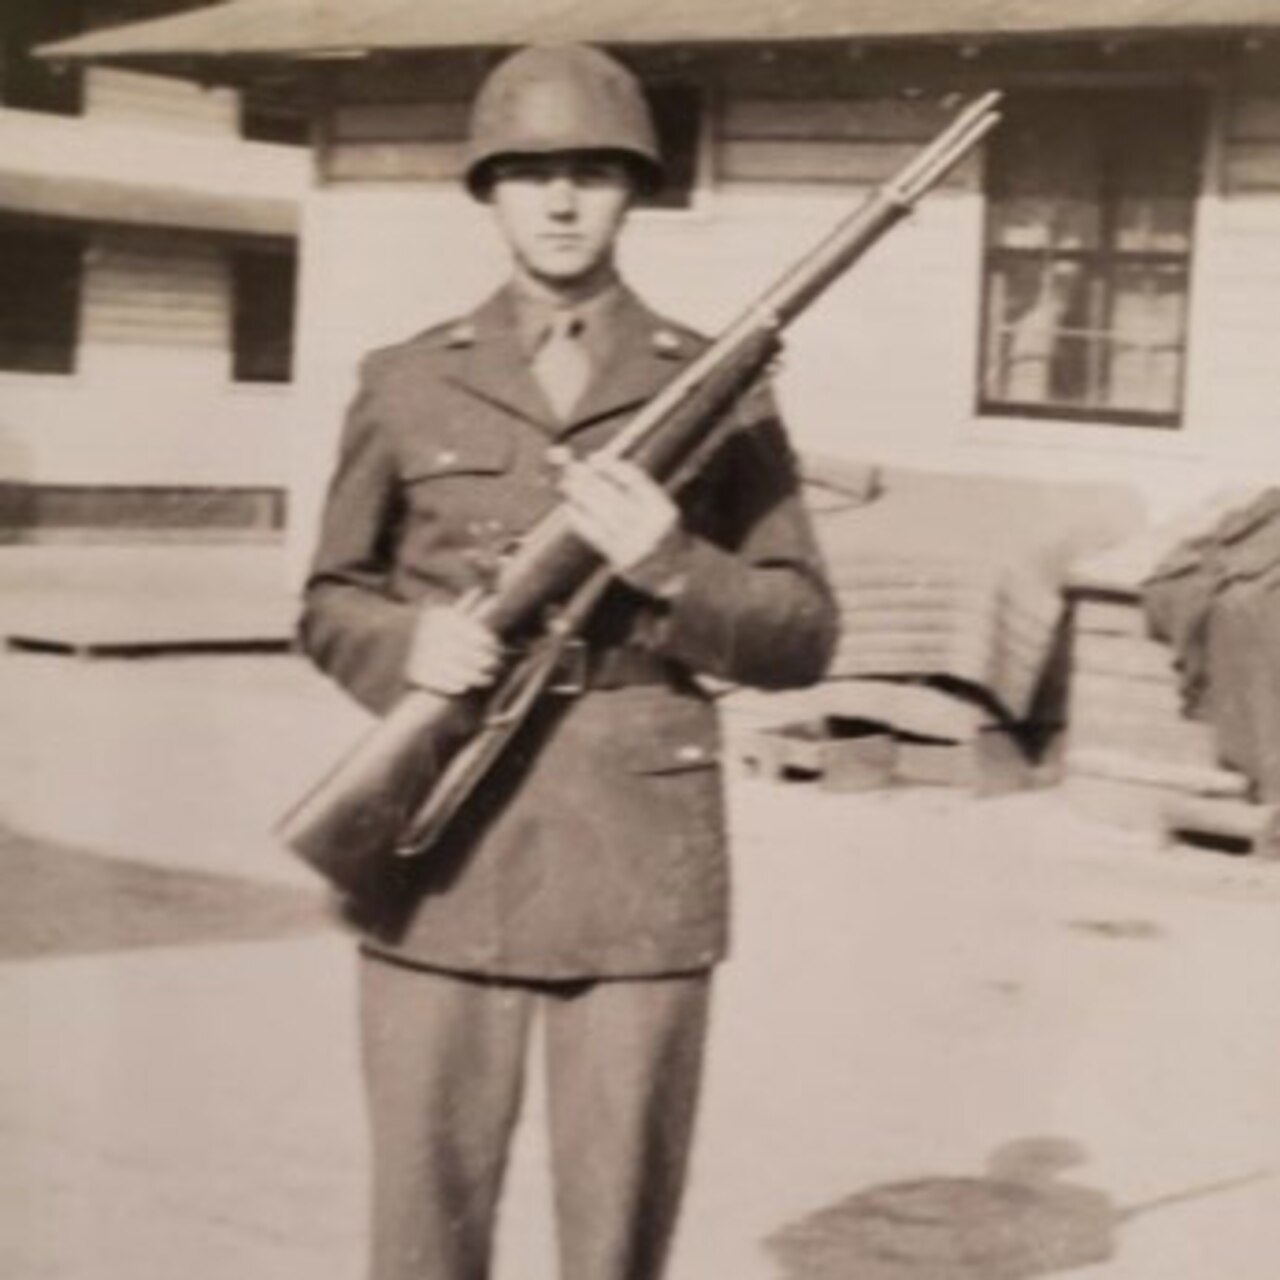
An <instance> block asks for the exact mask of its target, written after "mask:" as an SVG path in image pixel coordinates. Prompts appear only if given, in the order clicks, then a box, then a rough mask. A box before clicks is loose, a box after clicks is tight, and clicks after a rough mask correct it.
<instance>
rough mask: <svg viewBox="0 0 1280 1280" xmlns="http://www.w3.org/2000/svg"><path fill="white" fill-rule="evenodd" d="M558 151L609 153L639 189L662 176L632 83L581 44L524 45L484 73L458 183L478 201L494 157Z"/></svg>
mask: <svg viewBox="0 0 1280 1280" xmlns="http://www.w3.org/2000/svg"><path fill="white" fill-rule="evenodd" d="M559 151H606V152H616V153H618V154H619V155H621V156H622V157H624V158H625V159H626V160H627V161H629V162H630V164H631V166H632V168H633V170H634V171H635V173H636V175H637V178H638V180H639V182H640V185H641V187H642V188H643V189H645V190H648V191H652V190H654V189H655V188H656V187H658V186H659V185H660V183H661V181H662V159H661V156H660V154H659V152H658V142H657V137H656V135H655V133H654V128H653V118H652V117H651V115H650V114H649V105H648V103H647V102H646V101H645V97H644V92H643V91H642V90H641V88H640V85H639V82H638V81H637V80H636V78H635V76H633V75H632V74H631V72H630V71H628V70H627V69H626V68H625V67H624V66H622V65H621V63H619V62H616V61H615V60H614V59H613V58H611V57H610V56H609V55H608V54H606V53H603V52H601V51H600V50H599V49H595V48H592V47H591V46H589V45H580V44H562V45H551V44H547V45H530V46H529V47H528V48H525V49H521V50H520V51H519V52H518V53H515V54H512V55H511V57H509V58H507V59H506V61H505V62H502V63H500V64H499V65H498V67H496V68H495V69H494V71H493V72H491V73H490V75H489V77H488V79H487V80H485V82H484V84H482V85H481V86H480V91H479V93H478V94H477V95H476V100H475V105H474V106H473V107H472V111H471V132H470V140H469V143H468V146H467V158H466V183H467V187H468V189H469V190H470V191H471V194H472V195H474V196H475V197H476V198H477V199H484V198H485V196H486V195H487V193H488V185H489V182H488V170H489V168H490V166H491V165H492V163H493V162H494V161H495V160H497V159H498V158H499V157H500V156H510V155H549V154H552V153H554V152H559Z"/></svg>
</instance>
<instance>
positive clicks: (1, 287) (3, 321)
mask: <svg viewBox="0 0 1280 1280" xmlns="http://www.w3.org/2000/svg"><path fill="white" fill-rule="evenodd" d="M83 258H84V241H83V239H82V238H81V236H80V235H79V234H77V233H76V232H74V231H61V230H48V229H45V228H34V227H26V226H3V225H0V298H3V299H4V305H3V306H0V369H8V370H14V371H16V372H19V373H73V372H74V371H75V363H76V343H77V339H78V336H79V328H80V280H81V269H82V263H83Z"/></svg>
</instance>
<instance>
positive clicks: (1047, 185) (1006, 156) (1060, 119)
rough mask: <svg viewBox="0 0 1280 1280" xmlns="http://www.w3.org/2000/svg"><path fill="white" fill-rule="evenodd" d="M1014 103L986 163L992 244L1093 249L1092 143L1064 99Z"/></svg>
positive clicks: (1096, 171)
mask: <svg viewBox="0 0 1280 1280" xmlns="http://www.w3.org/2000/svg"><path fill="white" fill-rule="evenodd" d="M1034 102H1035V109H1034V110H1026V109H1023V110H1019V109H1018V105H1017V103H1016V102H1015V103H1014V105H1013V109H1012V110H1010V112H1009V114H1008V118H1007V119H1006V121H1005V123H1004V124H1003V125H1002V126H1001V129H1000V132H999V135H998V136H999V138H1000V148H999V150H998V152H997V153H996V154H995V156H994V157H993V160H992V206H991V212H992V233H993V235H992V239H993V243H995V244H997V245H1000V246H1001V247H1003V248H1010V249H1041V248H1050V247H1051V248H1054V249H1091V248H1095V247H1096V246H1097V244H1098V242H1099V238H1100V235H1101V219H1100V206H1099V201H1098V184H1099V180H1100V173H1101V167H1100V158H1099V150H1098V139H1097V138H1096V136H1095V135H1094V131H1093V130H1092V129H1091V128H1090V127H1089V126H1090V121H1089V118H1088V116H1087V115H1085V116H1082V114H1081V112H1080V110H1079V104H1078V103H1075V104H1074V106H1073V103H1072V101H1071V100H1070V99H1068V98H1064V97H1063V96H1062V95H1052V94H1046V95H1043V96H1042V97H1038V98H1036V99H1035V100H1034Z"/></svg>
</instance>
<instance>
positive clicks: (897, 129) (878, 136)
mask: <svg viewBox="0 0 1280 1280" xmlns="http://www.w3.org/2000/svg"><path fill="white" fill-rule="evenodd" d="M950 114H951V113H950V112H949V111H948V110H946V109H945V108H944V107H943V106H942V105H941V104H940V103H938V102H936V101H933V100H925V99H913V100H907V99H901V98H872V99H857V98H848V99H844V98H795V99H778V98H730V99H729V100H728V101H727V102H726V103H725V104H724V108H723V111H722V113H721V126H720V132H721V134H722V136H723V137H725V138H726V139H743V138H757V139H758V138H791V139H802V140H803V139H809V140H815V141H816V140H818V139H824V138H825V139H828V140H836V139H843V140H845V141H852V142H923V141H925V140H926V139H928V138H931V137H933V136H934V134H936V133H937V132H938V131H939V130H940V129H941V128H942V127H943V125H944V124H945V123H946V121H947V120H948V119H949V118H950Z"/></svg>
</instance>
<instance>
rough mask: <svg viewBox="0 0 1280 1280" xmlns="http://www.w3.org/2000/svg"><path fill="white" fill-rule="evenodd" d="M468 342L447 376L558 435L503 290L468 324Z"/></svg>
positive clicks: (464, 388) (455, 383) (490, 402)
mask: <svg viewBox="0 0 1280 1280" xmlns="http://www.w3.org/2000/svg"><path fill="white" fill-rule="evenodd" d="M463 327H464V329H465V331H466V332H467V336H468V338H469V342H468V345H467V348H466V351H465V353H464V354H463V358H462V359H461V361H460V362H459V364H458V366H457V368H456V370H455V371H454V372H453V373H451V374H447V375H446V377H447V378H448V380H449V381H450V382H452V383H454V385H455V386H459V387H461V388H462V389H463V390H465V391H467V392H469V393H470V394H471V395H473V396H476V397H478V398H479V399H481V400H484V401H487V402H488V403H489V404H492V405H496V406H497V407H498V408H500V409H504V410H506V412H508V413H511V414H514V415H515V416H516V417H518V418H523V419H524V420H525V421H526V422H531V423H533V424H534V425H535V426H536V427H538V428H539V429H540V430H542V431H545V432H547V433H549V434H552V435H554V434H557V433H558V432H559V431H560V430H561V424H560V423H559V422H558V420H557V419H556V415H555V412H554V411H553V410H552V408H551V406H550V405H549V404H548V403H547V398H546V396H544V395H543V394H542V388H541V387H539V386H538V382H537V379H536V378H534V376H533V372H532V370H531V369H530V367H529V359H528V356H527V355H526V354H525V351H524V348H523V347H522V346H521V342H520V331H519V328H518V327H517V325H516V317H515V308H514V306H513V305H512V302H511V297H510V294H509V292H508V290H506V289H501V290H499V291H498V292H497V293H496V294H494V296H493V297H492V298H490V299H489V300H488V301H487V302H485V303H483V304H482V305H481V306H480V308H479V309H478V310H477V311H475V312H474V313H473V314H472V315H471V317H470V319H469V320H467V321H465V322H464V326H463Z"/></svg>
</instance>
